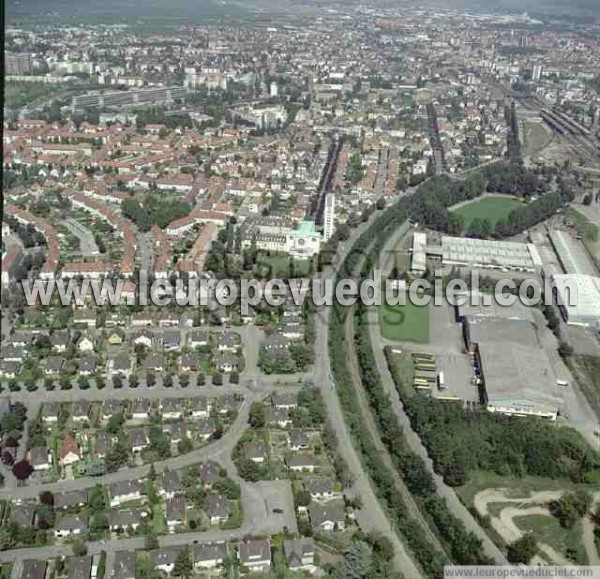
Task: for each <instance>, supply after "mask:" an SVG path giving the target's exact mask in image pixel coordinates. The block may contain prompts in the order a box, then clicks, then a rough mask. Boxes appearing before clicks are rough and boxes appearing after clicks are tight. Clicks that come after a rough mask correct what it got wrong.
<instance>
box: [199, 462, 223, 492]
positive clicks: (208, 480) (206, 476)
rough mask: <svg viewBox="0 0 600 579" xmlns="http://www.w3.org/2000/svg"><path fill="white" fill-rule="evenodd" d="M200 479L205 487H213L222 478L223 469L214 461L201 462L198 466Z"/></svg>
mask: <svg viewBox="0 0 600 579" xmlns="http://www.w3.org/2000/svg"><path fill="white" fill-rule="evenodd" d="M198 477H199V478H200V480H201V481H202V484H203V485H204V486H206V487H211V486H212V485H213V484H214V483H215V482H217V481H218V480H219V479H220V478H221V467H220V466H219V465H218V464H217V463H216V462H213V461H212V460H209V461H207V462H201V463H200V464H199V465H198Z"/></svg>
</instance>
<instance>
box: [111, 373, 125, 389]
mask: <svg viewBox="0 0 600 579" xmlns="http://www.w3.org/2000/svg"><path fill="white" fill-rule="evenodd" d="M112 383H113V388H116V389H117V390H118V389H119V388H123V379H122V378H121V377H120V376H114V377H113V379H112Z"/></svg>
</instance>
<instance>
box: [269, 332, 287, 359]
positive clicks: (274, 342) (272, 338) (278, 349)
mask: <svg viewBox="0 0 600 579" xmlns="http://www.w3.org/2000/svg"><path fill="white" fill-rule="evenodd" d="M288 346H289V340H288V339H287V338H285V337H284V336H282V335H281V334H279V333H274V334H271V335H269V336H267V337H266V338H265V340H264V342H263V348H264V349H265V350H266V351H267V352H269V354H271V355H283V353H284V352H285V351H286V350H287V348H288Z"/></svg>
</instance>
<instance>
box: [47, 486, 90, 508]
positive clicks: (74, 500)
mask: <svg viewBox="0 0 600 579" xmlns="http://www.w3.org/2000/svg"><path fill="white" fill-rule="evenodd" d="M87 502H88V493H87V491H86V490H80V491H64V492H62V493H55V494H54V509H55V510H57V509H58V510H61V509H74V508H79V507H83V506H84V505H85V504H87Z"/></svg>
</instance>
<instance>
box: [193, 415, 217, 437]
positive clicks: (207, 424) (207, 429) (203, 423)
mask: <svg viewBox="0 0 600 579" xmlns="http://www.w3.org/2000/svg"><path fill="white" fill-rule="evenodd" d="M214 430H215V425H214V422H213V420H212V419H211V418H201V419H200V420H198V422H197V423H196V434H197V436H198V438H200V439H202V440H208V439H209V438H210V437H211V436H212V433H213V432H214Z"/></svg>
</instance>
